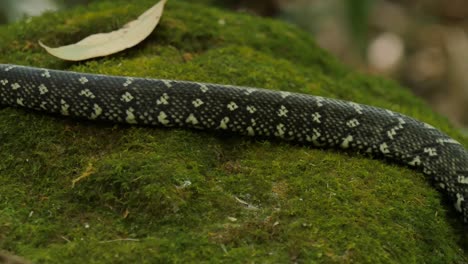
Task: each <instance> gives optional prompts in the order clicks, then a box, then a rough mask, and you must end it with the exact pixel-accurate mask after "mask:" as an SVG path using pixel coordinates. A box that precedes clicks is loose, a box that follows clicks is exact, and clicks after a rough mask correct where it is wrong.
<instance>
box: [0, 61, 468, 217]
mask: <svg viewBox="0 0 468 264" xmlns="http://www.w3.org/2000/svg"><path fill="white" fill-rule="evenodd" d="M0 104H1V105H9V106H16V107H26V108H29V109H34V110H40V111H45V112H49V113H57V114H61V115H64V116H73V117H79V118H86V119H91V120H102V121H110V122H118V123H128V124H141V125H154V126H164V127H186V128H196V129H207V130H225V131H229V132H234V133H238V134H242V135H249V136H261V137H274V138H280V139H284V140H291V141H296V142H302V143H309V144H311V145H313V146H317V147H334V148H344V149H347V148H350V149H355V150H361V151H362V152H368V153H371V154H372V155H374V156H383V157H386V158H389V159H391V160H394V161H397V162H399V163H403V164H407V165H409V166H411V167H414V168H416V169H419V170H422V171H423V173H424V174H426V175H427V176H428V178H430V179H432V181H433V183H434V184H435V186H436V187H438V188H439V189H440V190H441V191H442V192H443V193H445V194H446V195H448V197H449V198H450V199H451V200H452V202H453V203H454V206H455V209H456V210H457V211H458V212H460V213H461V215H462V218H463V220H464V222H465V223H468V152H467V151H466V150H465V148H464V147H463V146H462V145H461V144H460V143H458V142H457V141H455V140H453V139H451V138H450V137H448V136H447V135H445V134H443V133H442V132H440V131H439V130H437V129H435V128H434V127H432V126H430V125H428V124H425V123H422V122H420V121H417V120H415V119H413V118H410V117H407V116H405V115H402V114H399V113H396V112H392V111H390V110H386V109H381V108H376V107H371V106H367V105H361V104H357V103H353V102H348V101H341V100H335V99H329V98H323V97H318V96H310V95H305V94H297V93H290V92H277V91H270V90H264V89H257V88H247V87H237V86H231V85H219V84H207V83H196V82H185V81H178V80H177V81H176V80H158V79H146V78H129V77H117V76H107V75H95V74H85V73H75V72H65V71H56V70H49V69H41V68H32V67H24V66H18V65H5V64H0Z"/></svg>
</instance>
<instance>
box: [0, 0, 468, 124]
mask: <svg viewBox="0 0 468 264" xmlns="http://www.w3.org/2000/svg"><path fill="white" fill-rule="evenodd" d="M92 1H98V0H0V23H11V22H13V21H16V20H19V19H22V18H24V17H27V16H34V15H38V14H40V13H41V12H44V11H45V10H58V9H64V8H70V7H72V6H74V5H86V4H89V3H90V2H92ZM156 1H157V0H155V2H156ZM193 1H194V2H197V3H198V2H199V3H204V4H210V5H213V6H217V7H222V8H228V9H231V10H235V11H238V12H248V13H251V14H254V15H259V16H268V17H274V18H278V19H282V20H285V21H288V22H290V23H294V24H297V25H298V26H299V27H301V28H303V29H304V30H306V31H309V32H310V33H311V34H312V35H313V36H314V37H315V39H316V40H317V42H318V43H319V45H320V46H322V47H323V48H325V49H327V50H329V51H330V52H331V53H333V54H335V56H337V57H338V58H339V59H340V60H342V61H343V62H345V63H347V64H348V65H351V66H352V67H353V68H357V69H359V70H361V71H364V72H370V73H373V74H380V75H384V76H387V77H390V78H393V79H395V80H397V81H398V82H400V83H401V84H403V85H404V86H406V87H409V88H410V89H412V90H413V92H414V93H415V94H417V95H418V96H421V97H423V98H424V99H425V100H426V101H427V102H428V103H429V104H430V105H431V106H432V107H433V108H434V109H435V110H436V111H438V112H440V113H442V114H444V115H446V116H448V117H449V118H450V119H451V121H452V122H453V123H454V124H456V125H457V126H459V127H460V128H461V129H462V130H464V131H465V133H466V132H467V131H468V35H467V31H468V1H467V0H449V1H447V0H411V1H404V0H193Z"/></svg>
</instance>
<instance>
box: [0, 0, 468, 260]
mask: <svg viewBox="0 0 468 264" xmlns="http://www.w3.org/2000/svg"><path fill="white" fill-rule="evenodd" d="M154 2H155V1H154V0H139V1H128V0H113V1H99V2H97V3H95V4H93V5H91V6H89V7H80V8H77V9H74V10H71V11H63V12H59V13H49V14H46V15H44V16H41V17H38V18H33V19H29V20H24V21H22V22H19V23H16V24H12V25H9V26H2V27H0V36H1V37H0V63H15V64H23V65H30V66H40V67H49V68H56V69H66V70H74V71H85V72H93V73H104V74H117V75H130V76H148V77H159V78H168V79H185V80H195V81H204V82H216V83H227V84H237V85H248V86H257V87H264V88H269V89H281V90H288V91H295V92H302V93H309V94H315V95H322V96H328V97H335V98H342V99H346V100H353V101H357V102H360V103H365V104H371V105H376V106H380V107H385V108H389V109H392V110H395V111H399V112H403V113H405V114H408V115H411V116H414V117H416V118H418V119H420V120H423V121H425V122H428V123H430V124H432V125H434V126H437V127H439V128H440V129H442V130H443V131H445V132H446V133H448V134H450V135H451V136H453V137H454V138H455V139H457V140H459V141H460V142H462V143H463V144H464V145H465V146H467V145H468V140H467V139H466V138H463V137H462V136H460V134H459V133H458V132H457V131H456V130H455V129H453V128H452V127H451V125H450V124H449V123H448V121H447V120H446V119H445V118H443V117H441V116H440V115H437V114H435V113H433V112H432V111H431V110H430V109H429V108H428V106H427V105H425V104H424V103H423V102H422V101H421V100H419V99H416V98H415V97H414V96H412V95H411V94H410V92H408V91H407V90H405V89H403V88H401V87H399V86H398V85H396V84H395V83H393V82H390V81H387V80H383V79H380V78H377V77H370V76H365V75H362V74H359V73H356V72H353V71H351V70H349V69H347V68H346V67H344V66H342V65H341V64H340V63H339V62H337V61H336V60H335V59H334V58H332V57H331V56H330V55H328V54H327V53H326V52H324V51H323V50H321V49H319V48H318V47H317V46H316V44H315V43H314V41H313V39H312V37H310V36H308V35H307V34H306V33H303V32H301V31H300V30H298V29H297V28H295V27H294V26H292V25H288V24H285V23H282V22H278V21H274V20H268V19H261V18H257V17H252V16H249V15H246V14H236V13H229V12H226V11H221V10H218V9H214V8H210V7H207V6H204V5H201V4H194V3H193V2H192V1H182V0H170V1H169V2H168V4H167V7H166V11H165V13H164V16H163V18H162V21H161V23H160V25H159V26H158V28H157V30H156V31H155V32H154V33H153V34H152V35H151V36H150V37H149V38H148V39H147V40H145V41H144V42H143V43H142V44H141V45H139V46H137V47H135V48H132V49H130V50H127V51H125V52H122V53H119V54H117V55H113V56H110V57H106V58H102V59H96V60H90V61H87V62H82V63H70V62H63V61H60V60H58V59H55V58H53V57H51V56H49V55H48V54H46V52H44V51H43V50H42V49H41V48H40V47H39V46H38V44H37V41H38V40H42V41H44V42H45V43H47V44H48V45H51V46H58V45H64V44H69V43H73V42H75V41H78V40H80V39H82V38H83V37H85V36H87V35H89V34H92V33H97V32H102V31H109V30H113V29H116V28H118V27H120V26H122V25H123V24H125V23H126V22H127V21H129V20H132V19H134V18H135V17H137V16H138V14H140V13H141V12H143V11H144V10H146V9H147V8H148V7H150V6H151V5H152V4H154ZM76 179H78V180H76ZM74 180H75V181H74ZM464 232H466V230H464V229H463V227H462V225H461V223H460V219H459V218H456V215H455V214H454V212H453V210H452V209H451V206H450V205H448V204H447V203H446V201H445V200H444V199H443V198H442V197H441V195H440V194H439V193H438V192H437V191H436V190H435V189H434V188H433V187H432V186H431V185H430V184H429V182H428V181H427V180H426V179H425V178H424V176H423V175H422V174H421V173H418V172H414V171H411V170H409V169H407V168H405V167H401V166H398V165H396V164H392V163H387V162H384V161H380V160H374V159H370V158H369V157H364V156H362V155H359V154H356V153H353V152H347V153H343V152H340V151H333V150H327V151H325V150H319V149H313V148H310V147H308V146H299V145H291V144H288V143H283V142H277V141H267V140H254V139H250V138H244V137H240V136H235V135H222V134H216V133H208V132H202V131H189V130H182V129H175V130H169V129H159V128H149V127H131V126H125V125H113V124H99V123H93V122H88V121H81V120H71V119H67V118H64V117H58V116H51V115H45V114H42V113H37V112H33V111H28V110H22V109H14V108H10V107H4V108H2V109H1V110H0V248H1V249H4V250H7V251H9V252H11V253H13V254H16V255H20V256H24V257H25V258H27V259H29V260H31V261H33V262H35V263H91V262H92V263H129V262H130V263H194V262H205V263H208V262H211V263H220V262H224V263H315V262H318V263H351V262H354V263H466V262H467V261H468V253H467V245H466V239H467V236H466V235H465V234H464Z"/></svg>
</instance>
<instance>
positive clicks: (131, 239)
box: [99, 238, 140, 243]
mask: <svg viewBox="0 0 468 264" xmlns="http://www.w3.org/2000/svg"><path fill="white" fill-rule="evenodd" d="M120 241H132V242H140V239H134V238H120V239H113V240H105V241H100V242H99V243H112V242H120Z"/></svg>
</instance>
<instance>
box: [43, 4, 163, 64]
mask: <svg viewBox="0 0 468 264" xmlns="http://www.w3.org/2000/svg"><path fill="white" fill-rule="evenodd" d="M166 1H167V0H161V1H160V2H159V3H157V4H155V5H154V6H153V7H151V8H150V9H148V10H147V11H146V12H144V13H143V14H142V15H140V16H139V17H138V19H136V20H133V21H131V22H129V23H127V24H125V25H124V26H123V27H122V28H120V29H118V30H115V31H112V32H108V33H99V34H94V35H90V36H88V37H86V38H84V39H83V40H81V41H79V42H77V43H75V44H71V45H67V46H62V47H58V48H51V47H48V46H46V45H45V44H43V43H42V42H41V41H39V45H41V46H42V47H43V48H44V49H45V50H46V51H47V52H49V53H50V54H52V55H53V56H55V57H58V58H60V59H63V60H69V61H81V60H87V59H91V58H96V57H102V56H107V55H110V54H114V53H117V52H119V51H122V50H124V49H128V48H130V47H133V46H135V45H137V44H138V43H140V42H141V41H143V40H144V39H145V38H146V37H148V36H149V35H150V34H151V32H153V30H154V29H155V28H156V26H157V25H158V23H159V20H160V19H161V16H162V13H163V10H164V4H165V3H166Z"/></svg>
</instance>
